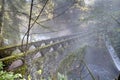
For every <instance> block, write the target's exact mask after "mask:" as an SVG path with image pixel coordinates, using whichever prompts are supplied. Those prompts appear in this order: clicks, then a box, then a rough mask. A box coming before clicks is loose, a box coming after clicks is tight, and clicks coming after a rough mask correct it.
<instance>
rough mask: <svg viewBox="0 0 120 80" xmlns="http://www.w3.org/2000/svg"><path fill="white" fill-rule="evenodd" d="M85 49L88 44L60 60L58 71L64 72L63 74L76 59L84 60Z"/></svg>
mask: <svg viewBox="0 0 120 80" xmlns="http://www.w3.org/2000/svg"><path fill="white" fill-rule="evenodd" d="M85 49H86V46H83V47H81V48H79V49H78V50H76V51H75V52H73V53H71V54H69V55H68V56H66V57H65V58H64V59H63V60H62V61H61V62H60V65H59V67H58V70H57V71H58V72H60V73H63V74H64V73H66V72H69V70H70V68H71V66H72V64H73V63H74V62H75V61H76V60H82V59H83V58H84V55H85V54H84V53H85ZM65 71H66V72H65Z"/></svg>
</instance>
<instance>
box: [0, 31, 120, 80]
mask: <svg viewBox="0 0 120 80" xmlns="http://www.w3.org/2000/svg"><path fill="white" fill-rule="evenodd" d="M104 33H105V32H104V31H102V30H101V31H100V30H99V31H89V32H87V31H83V32H79V33H76V34H72V35H66V36H62V37H57V38H51V39H47V40H42V41H37V42H31V43H28V44H27V49H26V44H22V45H21V44H20V45H13V46H5V47H2V48H0V57H1V59H0V61H9V60H11V59H13V60H16V59H19V60H21V59H26V62H27V69H28V73H29V75H30V76H31V79H32V80H41V77H43V78H46V79H48V78H49V77H52V78H55V79H54V80H57V79H56V76H57V75H56V74H57V72H60V73H61V74H66V75H68V80H70V79H73V78H75V79H76V80H88V79H89V80H96V79H97V80H103V79H105V80H113V79H114V78H115V77H116V76H117V75H118V71H119V70H118V68H119V65H117V67H116V63H114V62H115V60H114V58H113V57H111V56H112V55H111V54H109V51H110V48H109V44H110V43H109V44H108V42H106V41H107V39H106V38H104V37H105V36H104V35H103V34H104ZM93 47H94V48H95V49H96V50H97V51H96V50H94V49H92V48H93ZM107 49H108V50H107ZM89 50H90V51H89ZM101 50H103V51H102V52H101ZM93 53H94V54H93ZM95 53H96V54H95ZM97 53H99V54H97ZM104 53H105V57H106V58H107V59H109V60H108V62H107V61H106V63H105V62H102V61H104V60H106V58H104V59H103V58H102V56H104ZM4 54H5V55H4ZM96 55H97V56H96ZM113 55H114V54H113ZM95 56H96V57H98V56H101V57H100V58H102V59H100V60H99V58H98V60H97V58H95ZM24 57H25V58H24ZM110 57H111V58H110ZM94 59H96V61H95V60H94ZM19 60H18V61H19ZM112 62H113V63H112ZM99 63H100V64H99ZM101 63H103V64H108V65H107V67H104V66H103V65H101ZM16 64H17V63H16V61H15V62H13V63H11V66H10V69H12V68H16V67H15V66H16ZM117 64H119V62H118V63H117ZM111 65H112V66H111ZM98 66H101V67H103V68H102V69H98V68H99V67H98ZM109 66H110V68H109ZM94 69H96V70H98V71H100V70H101V72H103V74H104V73H105V75H106V76H107V77H106V76H103V75H102V73H101V72H96V71H95V70H94ZM76 70H77V71H79V72H78V74H79V75H78V74H76V72H77V71H76ZM109 72H113V73H112V74H109ZM111 75H112V76H111Z"/></svg>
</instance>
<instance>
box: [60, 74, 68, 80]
mask: <svg viewBox="0 0 120 80" xmlns="http://www.w3.org/2000/svg"><path fill="white" fill-rule="evenodd" d="M58 80H68V79H67V76H65V75H63V74H60V73H58Z"/></svg>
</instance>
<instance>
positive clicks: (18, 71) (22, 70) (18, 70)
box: [14, 64, 27, 76]
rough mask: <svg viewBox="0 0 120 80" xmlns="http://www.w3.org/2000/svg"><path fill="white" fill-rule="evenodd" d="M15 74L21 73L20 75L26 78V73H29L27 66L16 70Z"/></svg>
mask: <svg viewBox="0 0 120 80" xmlns="http://www.w3.org/2000/svg"><path fill="white" fill-rule="evenodd" d="M14 72H15V73H20V74H22V75H23V76H24V75H25V74H26V72H27V65H26V64H24V65H23V66H21V67H19V68H17V69H15V70H14Z"/></svg>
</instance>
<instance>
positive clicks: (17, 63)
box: [8, 59, 23, 71]
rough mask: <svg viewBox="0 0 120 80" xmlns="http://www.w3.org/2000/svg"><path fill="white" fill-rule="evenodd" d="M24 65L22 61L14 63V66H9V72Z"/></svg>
mask: <svg viewBox="0 0 120 80" xmlns="http://www.w3.org/2000/svg"><path fill="white" fill-rule="evenodd" d="M22 65H23V61H22V60H20V59H19V60H16V61H14V62H12V64H11V65H10V66H9V68H8V70H9V71H11V70H14V69H16V68H18V67H20V66H22Z"/></svg>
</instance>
